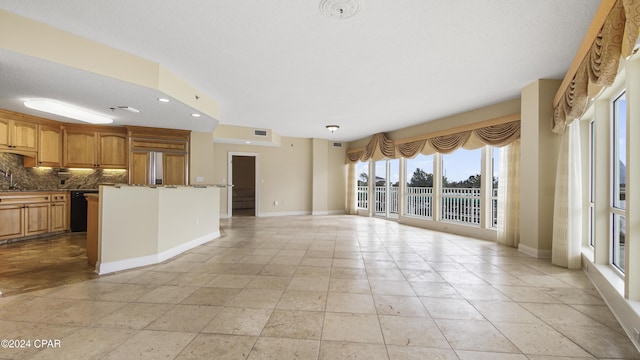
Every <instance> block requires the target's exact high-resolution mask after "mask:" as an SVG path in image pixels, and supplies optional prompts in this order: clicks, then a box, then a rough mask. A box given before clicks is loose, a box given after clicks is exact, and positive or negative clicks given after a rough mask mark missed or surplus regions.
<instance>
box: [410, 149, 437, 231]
mask: <svg viewBox="0 0 640 360" xmlns="http://www.w3.org/2000/svg"><path fill="white" fill-rule="evenodd" d="M406 169H407V188H406V190H405V196H406V201H405V204H406V209H405V215H408V216H418V217H425V218H432V217H433V155H428V156H427V155H422V154H420V155H418V156H416V157H415V158H413V159H408V160H407V166H406Z"/></svg>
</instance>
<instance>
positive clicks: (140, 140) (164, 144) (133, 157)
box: [126, 126, 191, 185]
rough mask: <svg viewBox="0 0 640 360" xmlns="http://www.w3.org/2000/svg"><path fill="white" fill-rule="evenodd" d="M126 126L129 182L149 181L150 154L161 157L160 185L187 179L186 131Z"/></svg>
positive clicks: (182, 181)
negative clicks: (159, 154) (158, 154)
mask: <svg viewBox="0 0 640 360" xmlns="http://www.w3.org/2000/svg"><path fill="white" fill-rule="evenodd" d="M126 128H127V130H128V135H129V136H128V138H129V183H130V184H150V185H153V184H151V182H152V181H151V180H152V179H151V176H150V171H151V169H150V167H151V166H150V165H151V163H152V156H153V160H154V161H155V162H158V161H162V169H163V171H162V172H163V176H162V185H186V184H187V183H188V178H189V142H190V140H191V132H190V131H188V130H170V129H157V128H147V127H139V126H127V127H126ZM155 153H161V154H162V156H159V157H156V156H154V155H153V154H155ZM158 159H161V160H158ZM156 166H158V165H157V164H156Z"/></svg>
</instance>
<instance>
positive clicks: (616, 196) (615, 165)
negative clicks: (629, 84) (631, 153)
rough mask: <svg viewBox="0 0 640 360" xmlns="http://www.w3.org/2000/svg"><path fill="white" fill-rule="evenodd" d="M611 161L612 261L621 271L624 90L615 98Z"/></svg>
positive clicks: (624, 198) (624, 163) (623, 268)
mask: <svg viewBox="0 0 640 360" xmlns="http://www.w3.org/2000/svg"><path fill="white" fill-rule="evenodd" d="M612 130H613V131H612V134H613V141H612V142H611V143H612V152H611V153H612V163H611V195H612V202H611V222H612V226H611V230H612V231H611V243H612V251H611V263H612V264H613V265H614V266H615V267H616V268H617V269H618V270H620V271H621V272H623V273H624V271H625V263H624V255H625V254H624V253H625V235H626V220H625V213H626V212H625V208H626V174H627V154H626V149H627V146H626V139H627V101H626V93H625V92H622V94H620V95H619V96H618V97H617V98H616V99H615V100H613V121H612Z"/></svg>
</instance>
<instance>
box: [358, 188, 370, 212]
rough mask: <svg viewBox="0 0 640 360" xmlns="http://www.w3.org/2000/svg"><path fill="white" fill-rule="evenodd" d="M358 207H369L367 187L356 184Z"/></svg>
mask: <svg viewBox="0 0 640 360" xmlns="http://www.w3.org/2000/svg"><path fill="white" fill-rule="evenodd" d="M357 195H358V209H368V208H369V187H368V186H366V185H365V186H358V194H357Z"/></svg>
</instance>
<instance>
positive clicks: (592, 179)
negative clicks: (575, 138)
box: [588, 120, 596, 247]
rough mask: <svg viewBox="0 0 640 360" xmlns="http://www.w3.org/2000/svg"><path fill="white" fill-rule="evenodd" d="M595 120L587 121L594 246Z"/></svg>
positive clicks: (590, 218) (591, 239) (591, 222)
mask: <svg viewBox="0 0 640 360" xmlns="http://www.w3.org/2000/svg"><path fill="white" fill-rule="evenodd" d="M594 130H595V122H594V121H593V120H591V121H590V122H589V235H588V239H589V246H591V247H593V246H594V238H595V235H594V231H595V197H596V193H595V161H596V160H595V156H596V153H595V148H596V147H595V133H594Z"/></svg>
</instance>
